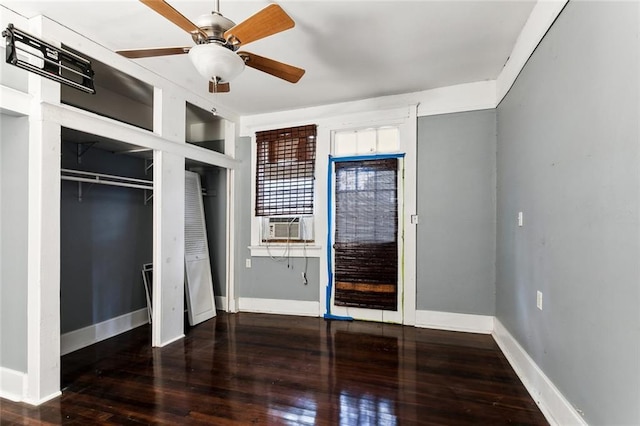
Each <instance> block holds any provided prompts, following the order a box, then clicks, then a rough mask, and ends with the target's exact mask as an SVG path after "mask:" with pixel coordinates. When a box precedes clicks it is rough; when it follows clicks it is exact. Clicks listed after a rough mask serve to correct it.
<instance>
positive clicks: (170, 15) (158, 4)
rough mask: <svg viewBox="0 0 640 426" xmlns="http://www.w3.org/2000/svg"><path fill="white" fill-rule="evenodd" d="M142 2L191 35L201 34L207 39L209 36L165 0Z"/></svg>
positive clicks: (142, 0)
mask: <svg viewBox="0 0 640 426" xmlns="http://www.w3.org/2000/svg"><path fill="white" fill-rule="evenodd" d="M140 2H141V3H144V4H145V5H146V6H148V7H150V8H151V9H153V10H154V11H156V12H157V13H159V14H160V15H162V16H164V17H165V18H167V19H168V20H169V21H171V22H173V23H174V24H176V25H177V26H179V27H180V28H182V29H183V30H185V31H186V32H188V33H189V34H192V35H193V34H200V35H201V36H202V37H204V38H207V34H206V33H205V32H204V31H202V30H201V29H200V28H198V26H197V25H196V24H194V23H193V22H191V21H190V20H188V19H187V18H185V16H184V15H183V14H182V13H180V12H178V11H177V10H175V9H174V8H173V6H171V5H170V4H169V3H167V2H165V1H164V0H140Z"/></svg>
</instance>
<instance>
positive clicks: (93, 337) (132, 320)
mask: <svg viewBox="0 0 640 426" xmlns="http://www.w3.org/2000/svg"><path fill="white" fill-rule="evenodd" d="M148 322H149V318H148V316H147V308H142V309H138V310H137V311H133V312H129V313H128V314H124V315H120V316H119V317H115V318H111V319H110V320H107V321H103V322H101V323H98V324H93V325H90V326H88V327H84V328H80V329H78V330H74V331H70V332H68V333H65V334H63V335H61V336H60V355H66V354H68V353H71V352H73V351H77V350H78V349H82V348H84V347H87V346H90V345H93V344H94V343H98V342H100V341H102V340H105V339H108V338H110V337H113V336H117V335H118V334H122V333H125V332H127V331H129V330H133V329H134V328H136V327H140V326H141V325H144V324H147V323H148Z"/></svg>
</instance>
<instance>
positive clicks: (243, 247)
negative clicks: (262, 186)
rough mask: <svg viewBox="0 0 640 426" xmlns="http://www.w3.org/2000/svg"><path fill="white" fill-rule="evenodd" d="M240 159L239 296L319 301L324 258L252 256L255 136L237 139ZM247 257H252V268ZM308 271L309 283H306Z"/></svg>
mask: <svg viewBox="0 0 640 426" xmlns="http://www.w3.org/2000/svg"><path fill="white" fill-rule="evenodd" d="M236 158H237V159H239V160H240V161H241V162H242V163H241V165H240V167H239V168H238V169H237V172H236V206H235V208H236V214H237V217H236V219H235V223H236V285H237V289H238V296H239V297H252V298H254V297H255V298H263V299H284V300H304V301H318V299H319V292H320V287H319V281H320V260H319V259H318V258H309V259H307V262H305V259H304V258H291V259H290V261H287V260H284V261H280V262H279V261H276V260H273V259H271V258H268V257H254V258H251V253H250V251H249V248H248V247H249V246H250V245H251V227H250V224H251V138H248V137H245V138H239V139H238V140H237V142H236ZM245 259H252V265H251V268H246V267H245ZM305 269H306V270H307V279H308V284H307V285H304V284H303V282H302V272H304V271H305Z"/></svg>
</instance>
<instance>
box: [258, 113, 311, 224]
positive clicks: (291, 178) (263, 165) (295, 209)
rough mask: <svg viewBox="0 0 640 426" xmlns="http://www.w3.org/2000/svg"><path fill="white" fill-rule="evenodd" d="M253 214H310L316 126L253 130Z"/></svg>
mask: <svg viewBox="0 0 640 426" xmlns="http://www.w3.org/2000/svg"><path fill="white" fill-rule="evenodd" d="M256 142H257V159H256V160H257V161H256V216H295V215H312V214H313V190H314V179H315V162H316V125H315V124H312V125H307V126H299V127H291V128H287V129H277V130H269V131H264V132H256Z"/></svg>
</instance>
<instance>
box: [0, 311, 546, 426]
mask: <svg viewBox="0 0 640 426" xmlns="http://www.w3.org/2000/svg"><path fill="white" fill-rule="evenodd" d="M62 384H63V394H62V396H61V397H59V398H56V399H54V400H52V401H49V402H47V403H45V404H43V405H41V406H39V407H32V406H29V405H26V404H19V403H14V402H10V401H7V400H1V401H0V405H1V406H0V418H1V423H2V425H14V424H19V425H24V424H28V425H32V424H69V425H88V424H117V425H140V424H175V425H183V424H189V425H191V424H193V425H232V424H234V425H235V424H242V425H245V424H269V425H272V424H273V425H287V424H288V425H306V424H309V425H311V424H318V425H338V424H340V425H396V424H433V425H465V424H467V425H500V424H520V425H546V424H548V423H547V422H546V420H545V418H544V417H543V415H542V414H541V412H540V410H539V409H538V408H537V406H536V404H535V403H534V401H533V400H532V399H531V397H530V396H529V395H528V393H527V392H526V390H525V388H524V387H523V385H522V384H521V382H520V381H519V379H518V377H517V376H516V375H515V373H514V372H513V370H512V369H511V367H510V366H509V364H508V362H507V360H506V359H505V358H504V356H503V355H502V353H501V352H500V350H499V349H498V346H497V345H496V343H495V342H494V341H493V339H492V338H491V336H488V335H476V334H468V333H456V332H446V331H436V330H426V329H419V328H413V327H402V326H399V325H389V324H379V323H369V322H357V321H356V322H343V321H325V320H323V319H319V318H305V317H292V316H278V315H265V314H250V313H240V314H225V313H218V316H217V317H216V318H215V319H213V320H210V321H207V322H206V323H203V324H201V325H198V326H196V327H193V328H190V329H189V330H187V335H186V338H185V339H183V340H181V341H178V342H175V343H173V344H171V345H168V346H166V347H164V348H156V349H153V348H151V347H150V329H149V327H148V326H144V327H140V328H137V329H135V330H133V331H130V332H128V333H125V334H122V335H120V336H117V337H115V338H112V339H109V340H107V341H104V342H101V343H98V344H96V345H93V346H91V347H88V348H85V349H82V350H79V351H76V352H74V353H71V354H69V355H66V356H64V357H63V358H62Z"/></svg>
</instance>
